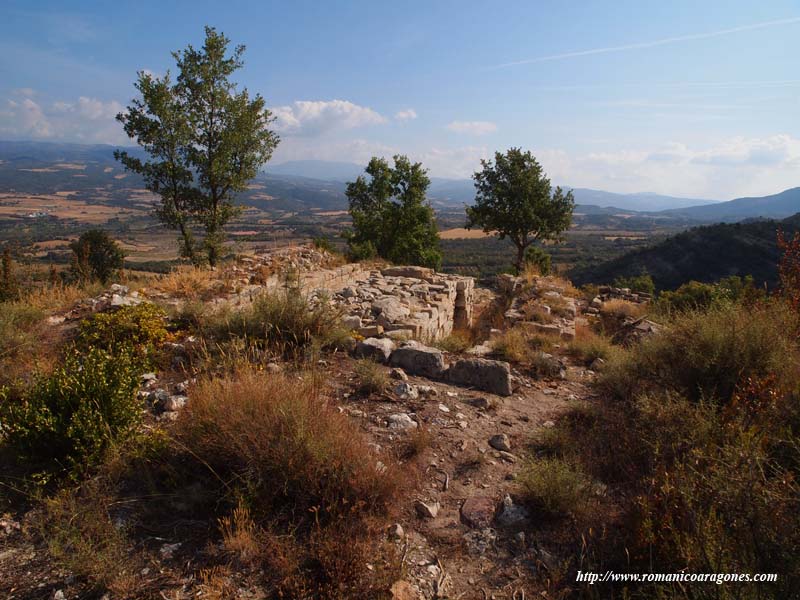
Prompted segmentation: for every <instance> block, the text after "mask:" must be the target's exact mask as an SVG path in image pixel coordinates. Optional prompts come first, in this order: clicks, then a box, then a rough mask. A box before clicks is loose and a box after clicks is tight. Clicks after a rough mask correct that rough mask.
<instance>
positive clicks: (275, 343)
mask: <svg viewBox="0 0 800 600" xmlns="http://www.w3.org/2000/svg"><path fill="white" fill-rule="evenodd" d="M340 317H341V315H340V314H339V312H337V311H335V310H334V309H332V308H331V307H330V306H329V305H328V304H327V303H325V302H319V303H318V304H317V306H316V307H311V306H309V303H308V301H307V300H306V298H305V297H304V296H303V295H302V294H300V293H298V292H296V291H294V290H290V289H286V290H283V291H279V292H265V293H263V294H261V295H259V296H258V297H257V298H255V299H254V300H253V302H252V304H251V305H249V306H247V307H245V308H243V309H241V310H238V311H230V310H223V311H220V312H217V313H215V314H213V315H211V316H209V317H207V318H206V320H207V323H206V325H205V329H206V331H207V333H208V334H210V337H211V338H212V339H217V340H226V339H230V338H232V337H240V338H245V339H247V340H250V341H251V342H253V343H256V344H258V345H262V346H264V347H266V348H269V349H271V350H273V351H275V352H277V353H279V354H282V355H284V356H287V357H294V358H298V357H299V356H300V355H301V353H302V352H303V351H304V350H306V349H311V348H313V347H315V346H316V347H318V348H340V347H341V348H344V347H347V346H348V345H349V344H350V343H351V342H352V338H351V336H350V332H349V331H346V330H345V328H344V327H343V326H342V325H341V319H340Z"/></svg>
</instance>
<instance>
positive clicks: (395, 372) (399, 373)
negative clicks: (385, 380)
mask: <svg viewBox="0 0 800 600" xmlns="http://www.w3.org/2000/svg"><path fill="white" fill-rule="evenodd" d="M389 377H391V378H392V379H399V380H400V381H408V375H406V372H405V371H403V369H392V370H391V371H389Z"/></svg>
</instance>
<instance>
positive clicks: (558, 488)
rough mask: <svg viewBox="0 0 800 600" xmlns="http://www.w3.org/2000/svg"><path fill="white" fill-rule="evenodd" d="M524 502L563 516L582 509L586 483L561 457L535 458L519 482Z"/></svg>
mask: <svg viewBox="0 0 800 600" xmlns="http://www.w3.org/2000/svg"><path fill="white" fill-rule="evenodd" d="M518 481H519V483H520V485H521V486H522V491H523V495H524V497H525V499H526V501H527V502H529V503H530V504H532V505H533V506H535V507H536V508H538V509H539V510H541V511H542V512H544V513H545V514H547V515H551V516H562V515H566V514H567V513H571V512H576V511H580V510H581V509H583V508H585V505H586V501H587V499H588V488H589V481H588V479H587V478H586V476H585V475H584V474H583V473H582V472H581V471H580V470H578V469H577V468H576V467H574V466H573V465H571V464H570V463H568V462H566V461H564V460H562V459H560V458H534V459H531V460H529V461H528V462H527V463H526V464H525V465H524V467H523V469H522V472H521V473H520V475H519V479H518Z"/></svg>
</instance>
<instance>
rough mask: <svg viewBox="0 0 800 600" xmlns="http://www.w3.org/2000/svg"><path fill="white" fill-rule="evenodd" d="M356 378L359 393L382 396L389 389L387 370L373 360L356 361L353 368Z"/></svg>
mask: <svg viewBox="0 0 800 600" xmlns="http://www.w3.org/2000/svg"><path fill="white" fill-rule="evenodd" d="M353 373H355V376H356V382H357V388H358V391H359V393H361V394H365V395H367V396H368V395H370V394H380V393H382V392H384V391H385V390H386V388H387V387H389V376H388V375H387V374H386V369H385V368H384V367H383V366H382V365H381V364H379V363H377V362H376V361H374V360H372V359H371V358H362V359H359V360H357V361H356V364H355V366H354V368H353Z"/></svg>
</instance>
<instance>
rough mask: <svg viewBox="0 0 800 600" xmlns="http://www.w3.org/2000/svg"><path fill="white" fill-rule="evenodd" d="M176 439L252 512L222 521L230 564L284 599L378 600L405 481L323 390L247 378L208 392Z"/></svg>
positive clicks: (220, 382) (247, 374) (198, 397)
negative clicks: (372, 566) (245, 567)
mask: <svg viewBox="0 0 800 600" xmlns="http://www.w3.org/2000/svg"><path fill="white" fill-rule="evenodd" d="M175 435H176V441H177V443H178V447H180V448H185V449H188V451H189V453H190V456H191V458H192V460H194V461H199V463H200V464H202V465H203V466H204V468H205V469H206V470H207V471H208V472H209V473H213V477H214V479H217V480H218V481H223V482H226V483H225V485H224V486H223V487H224V488H225V490H227V491H225V492H224V493H225V495H226V496H229V497H230V496H231V495H235V496H237V497H238V498H239V502H240V503H242V504H240V505H239V507H238V508H237V509H235V510H234V512H233V514H232V515H230V516H229V517H227V518H223V520H222V521H221V525H222V532H223V541H224V545H225V547H226V549H227V551H228V554H229V556H231V557H232V558H235V560H236V561H238V562H247V563H249V564H253V565H257V566H258V567H259V570H261V571H263V573H264V577H265V578H266V579H267V581H266V583H267V584H268V585H269V586H270V587H271V589H275V590H276V591H279V592H280V593H282V594H283V595H284V597H314V598H361V597H369V596H370V594H373V593H374V590H373V589H372V587H371V586H373V585H378V584H377V583H376V580H375V576H376V573H374V572H369V571H368V570H366V569H365V568H364V563H365V562H368V561H369V559H370V557H373V558H374V553H375V552H377V549H376V546H375V545H376V544H377V543H378V540H379V539H380V537H379V536H377V535H376V532H377V531H379V530H380V529H381V528H382V527H384V526H385V524H386V523H385V522H384V521H383V519H385V518H386V516H387V515H388V514H389V512H390V509H391V507H392V504H393V501H394V499H395V497H396V495H397V494H398V492H399V489H400V487H401V486H403V485H404V482H405V474H406V473H404V471H402V470H401V469H400V467H399V466H398V465H396V464H395V463H394V461H392V460H391V459H390V458H388V457H385V456H381V457H380V462H379V460H378V457H377V456H375V455H374V454H373V452H372V451H371V450H370V448H369V447H368V446H367V444H366V440H365V438H364V437H363V436H362V434H361V433H360V432H359V431H357V430H356V429H355V427H354V426H353V424H352V423H351V422H350V421H349V420H348V418H347V417H346V416H344V415H342V414H340V413H339V412H338V411H336V410H335V409H334V407H333V406H331V405H330V404H329V402H328V400H327V398H326V397H325V396H324V395H323V393H322V389H321V384H320V382H319V381H318V380H315V378H313V377H311V376H309V377H306V378H290V377H287V376H282V375H266V374H263V373H259V372H255V371H253V370H244V371H241V372H239V373H236V374H235V375H233V376H230V377H225V378H222V379H217V380H211V381H205V382H201V383H200V384H198V386H197V388H196V389H195V392H194V394H193V397H192V402H191V404H190V405H189V407H188V408H187V409H186V411H185V412H184V413H183V414H182V415H181V417H180V418H179V420H178V423H177V427H176V432H175ZM406 468H407V467H406ZM228 482H230V483H228ZM243 506H245V507H246V509H245V508H243ZM381 585H383V583H381Z"/></svg>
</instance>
